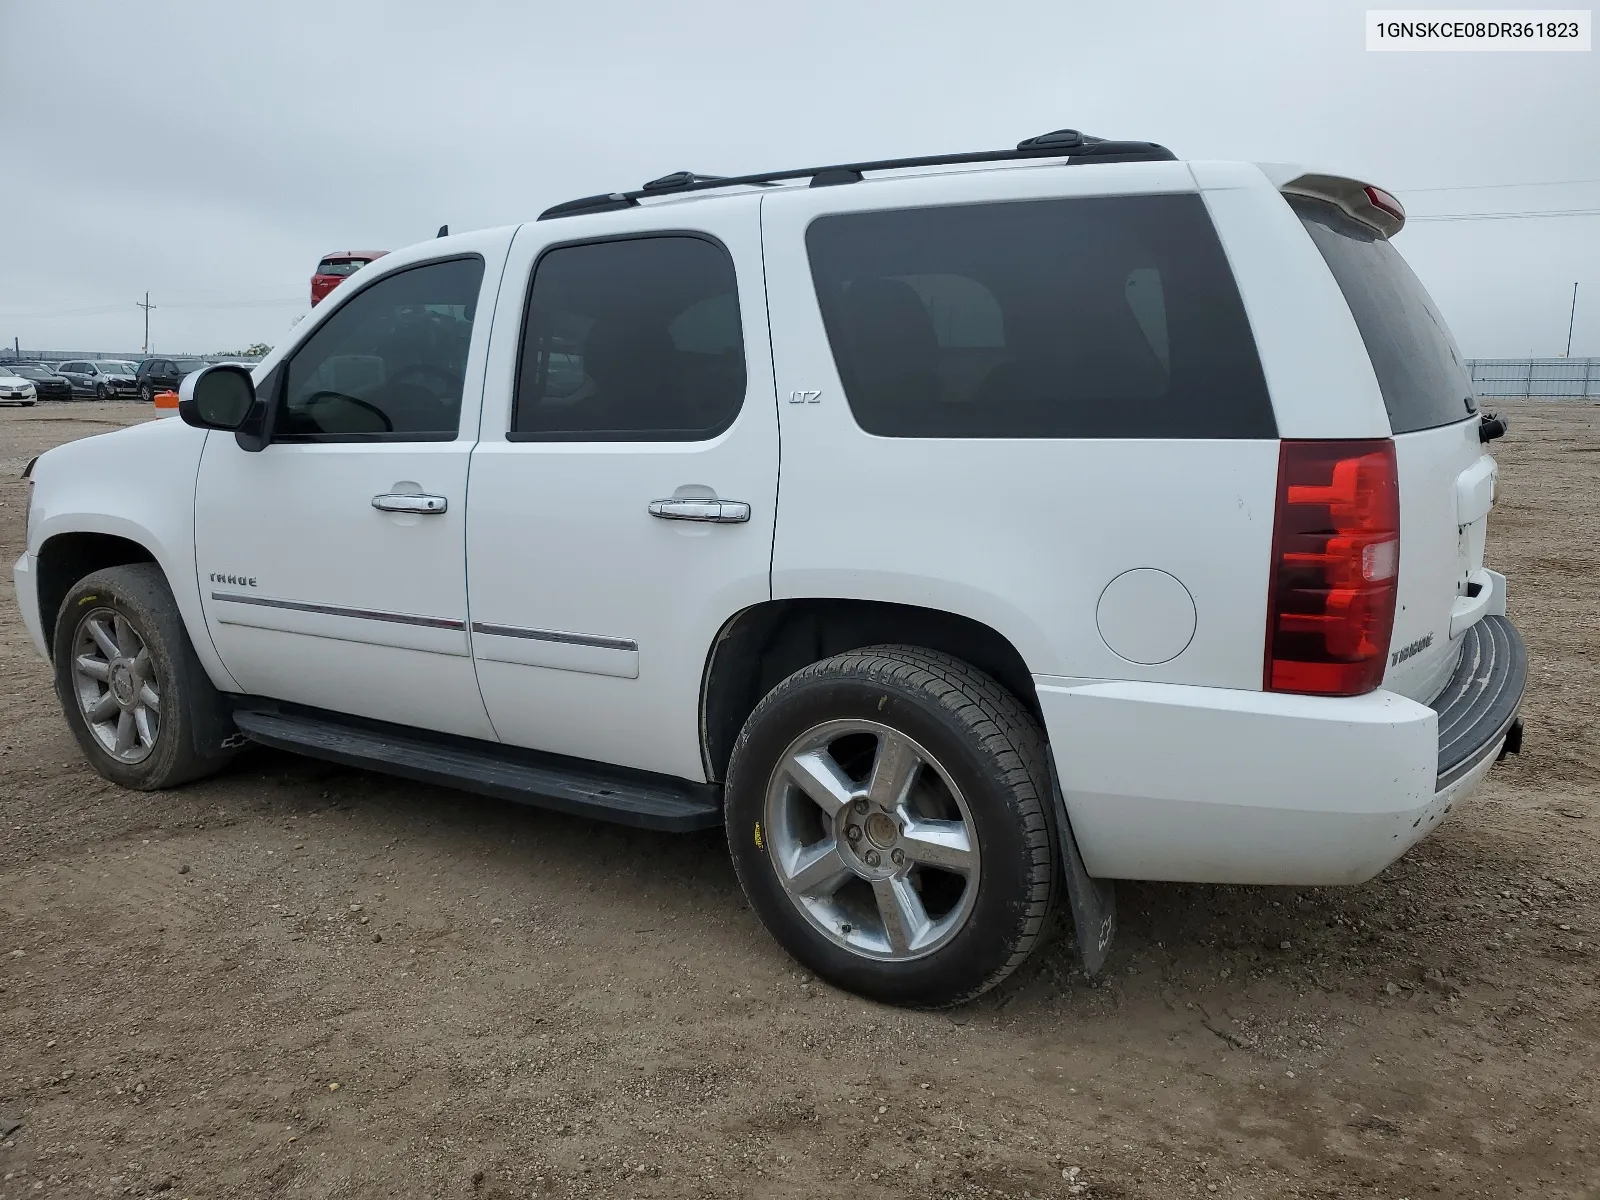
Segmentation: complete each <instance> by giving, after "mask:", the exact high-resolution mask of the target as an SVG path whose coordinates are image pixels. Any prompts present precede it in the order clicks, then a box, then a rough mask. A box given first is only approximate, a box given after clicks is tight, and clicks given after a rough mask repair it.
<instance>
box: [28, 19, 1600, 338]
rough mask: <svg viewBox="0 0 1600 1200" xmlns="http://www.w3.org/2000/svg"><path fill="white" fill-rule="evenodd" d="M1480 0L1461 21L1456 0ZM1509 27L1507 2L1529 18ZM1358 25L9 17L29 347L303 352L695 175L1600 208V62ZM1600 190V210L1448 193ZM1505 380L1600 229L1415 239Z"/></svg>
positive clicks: (1448, 310) (1555, 313)
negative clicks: (1394, 39)
mask: <svg viewBox="0 0 1600 1200" xmlns="http://www.w3.org/2000/svg"><path fill="white" fill-rule="evenodd" d="M1456 2H1458V3H1459V2H1461V0H1456ZM1499 2H1500V3H1505V0H1499ZM1364 13H1365V7H1364V5H1362V4H1359V3H1343V2H1321V3H1318V2H1315V0H1297V2H1296V3H1294V4H1283V3H1281V2H1280V3H1254V4H1251V3H1216V2H1211V0H1206V2H1201V3H1196V2H1194V0H1159V2H1152V3H1143V4H1141V3H1123V4H1107V3H1103V2H1101V3H1094V4H1080V3H1074V2H1073V0H1050V2H1044V0H1027V2H1023V0H981V2H973V0H966V2H963V3H947V2H945V0H915V2H901V0H797V2H796V0H790V2H789V3H785V4H772V3H762V2H760V0H676V2H675V3H660V2H654V3H646V2H643V0H634V2H632V3H618V2H607V0H583V2H582V3H573V2H571V0H569V2H567V3H562V4H550V3H536V2H528V3H521V2H519V3H511V2H503V3H487V2H470V0H453V2H451V3H440V2H439V0H429V2H427V3H422V2H418V0H316V2H314V3H302V2H299V0H273V2H272V3H269V4H234V3H218V2H217V0H140V2H139V3H136V4H130V3H127V0H97V2H86V0H85V2H81V0H0V51H3V55H4V61H5V63H6V70H5V78H4V81H3V87H0V171H3V172H4V174H3V181H4V182H3V186H0V338H3V340H4V341H6V342H10V341H11V339H12V338H13V337H14V336H15V337H18V338H20V339H21V342H22V345H23V348H24V349H25V350H26V349H27V348H29V347H32V348H35V349H51V348H54V349H85V350H95V349H98V350H106V351H124V350H135V349H137V348H138V347H139V346H140V343H141V341H142V337H143V332H142V316H141V313H140V310H139V309H138V308H136V307H135V301H136V300H139V299H141V298H142V297H143V294H144V293H145V291H146V290H148V291H149V293H150V298H151V301H152V302H153V303H155V304H156V305H157V306H158V307H157V309H156V311H155V312H154V313H153V314H152V315H151V342H152V348H153V349H160V350H167V351H175V352H181V351H194V352H202V353H206V352H214V351H229V350H237V349H239V348H241V347H242V346H244V345H245V344H247V343H249V342H252V341H257V340H260V341H266V342H269V343H271V342H276V341H278V340H279V339H281V338H282V337H283V336H284V335H285V334H286V332H287V331H288V330H289V328H290V327H291V324H292V322H293V321H294V320H295V318H296V317H297V316H299V315H300V314H302V313H303V312H304V311H305V308H306V293H307V290H308V285H309V278H310V275H311V271H312V268H313V267H314V266H315V264H316V261H317V259H318V257H319V256H320V255H321V254H323V253H325V252H327V251H329V250H335V249H366V248H395V247H399V246H402V245H406V244H408V243H410V242H415V241H419V240H422V239H425V238H428V237H430V236H432V235H433V233H434V232H435V230H436V229H437V228H438V226H439V225H440V224H441V223H444V222H448V223H449V224H450V226H451V228H452V229H454V230H457V231H460V230H464V229H472V228H481V227H485V226H491V225H501V224H508V223H513V222H518V221H523V220H530V219H532V218H533V217H535V216H537V215H538V213H539V211H540V210H541V209H542V208H544V207H545V206H547V205H549V204H551V203H554V202H556V201H558V200H564V199H569V198H571V197H574V196H579V195H583V194H585V193H590V192H597V191H611V190H615V189H619V188H624V187H634V186H637V185H638V184H640V183H642V182H644V181H645V180H646V179H650V178H653V177H655V176H658V175H662V174H665V173H666V172H668V171H672V170H677V169H680V168H689V169H694V170H698V171H702V172H706V173H717V174H736V173H740V172H746V171H754V170H760V169H770V168H778V167H783V166H797V165H808V164H811V163H818V162H828V161H840V160H850V159H863V158H880V157H888V156H895V155H909V154H928V153H937V152H940V151H956V150H971V149H986V148H991V147H1001V146H1009V145H1011V144H1013V143H1015V142H1016V141H1018V140H1019V139H1021V138H1023V137H1026V136H1029V135H1031V134H1035V133H1040V132H1043V131H1045V130H1049V129H1055V128H1059V127H1062V126H1069V127H1074V128H1079V129H1083V130H1085V131H1087V132H1090V133H1096V134H1100V135H1102V136H1111V137H1131V138H1143V139H1149V140H1153V141H1159V142H1162V143H1164V144H1165V145H1168V146H1170V147H1172V149H1173V150H1174V151H1176V152H1177V154H1178V156H1179V157H1180V158H1238V159H1247V160H1253V161H1287V162H1301V163H1307V164H1312V165H1315V166H1317V167H1319V168H1321V169H1325V170H1330V171H1334V172H1338V173H1343V174H1349V175H1354V176H1356V177H1358V178H1362V179H1366V180H1369V181H1371V182H1374V183H1378V184H1380V185H1382V186H1386V187H1388V188H1390V189H1391V190H1393V191H1395V192H1396V193H1397V194H1398V195H1399V196H1400V197H1401V199H1402V200H1403V201H1404V202H1405V203H1406V206H1407V209H1408V211H1409V212H1410V213H1411V214H1413V215H1420V214H1424V213H1447V212H1449V213H1460V212H1508V211H1526V210H1530V209H1563V208H1591V209H1593V208H1600V182H1593V181H1600V61H1597V60H1596V54H1595V53H1588V54H1541V53H1520V54H1505V53H1497V54H1459V53H1453V54H1439V53H1434V54H1395V53H1387V54H1374V53H1368V52H1366V50H1365V49H1364V44H1365V43H1364V37H1363V30H1362V21H1363V17H1364ZM1556 180H1588V181H1592V182H1590V183H1588V184H1585V185H1582V186H1564V187H1532V186H1517V187H1496V188H1491V189H1482V190H1458V191H1428V190H1424V189H1430V188H1442V187H1460V186H1462V185H1484V184H1496V185H1498V184H1535V183H1546V182H1549V181H1556ZM1396 244H1397V245H1398V246H1399V248H1400V249H1401V250H1402V252H1403V253H1404V254H1405V255H1406V256H1407V258H1409V259H1410V261H1411V262H1412V264H1413V265H1414V266H1415V267H1416V269H1417V271H1418V273H1419V274H1420V275H1421V276H1422V278H1423V280H1424V282H1425V283H1426V284H1427V285H1428V286H1429V288H1430V289H1431V290H1432V292H1433V294H1434V296H1435V297H1436V298H1437V300H1438V301H1439V303H1440V306H1441V307H1442V308H1443V310H1444V312H1445V315H1446V317H1447V318H1448V319H1449V321H1450V322H1451V324H1452V326H1453V327H1454V329H1455V332H1456V335H1457V338H1458V340H1459V341H1460V342H1461V344H1462V348H1463V350H1464V351H1465V352H1466V353H1467V354H1468V355H1469V356H1473V357H1493V356H1514V355H1525V354H1527V353H1529V352H1530V351H1531V352H1533V353H1536V354H1541V355H1546V354H1558V353H1560V352H1561V350H1562V349H1563V347H1564V345H1565V342H1566V333H1567V306H1568V302H1569V300H1570V297H1571V291H1572V284H1573V281H1574V280H1579V281H1581V284H1582V286H1580V288H1579V293H1578V317H1577V333H1576V336H1575V338H1574V342H1573V353H1574V355H1584V354H1588V355H1600V217H1594V216H1591V217H1575V218H1556V219H1535V220H1497V221H1475V222H1438V223H1424V222H1415V223H1412V224H1410V225H1408V226H1407V228H1406V229H1405V231H1404V232H1403V233H1402V234H1401V235H1400V237H1399V238H1398V239H1397V243H1396Z"/></svg>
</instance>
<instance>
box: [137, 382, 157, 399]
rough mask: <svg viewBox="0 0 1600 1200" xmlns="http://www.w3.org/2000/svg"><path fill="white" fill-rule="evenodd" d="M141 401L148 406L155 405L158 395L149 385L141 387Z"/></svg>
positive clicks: (141, 385)
mask: <svg viewBox="0 0 1600 1200" xmlns="http://www.w3.org/2000/svg"><path fill="white" fill-rule="evenodd" d="M139 399H140V400H142V401H143V402H144V403H146V404H154V403H155V399H156V394H155V391H154V389H152V388H151V386H150V385H149V384H148V383H145V384H140V385H139Z"/></svg>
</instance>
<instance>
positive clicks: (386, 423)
mask: <svg viewBox="0 0 1600 1200" xmlns="http://www.w3.org/2000/svg"><path fill="white" fill-rule="evenodd" d="M324 396H329V397H331V398H333V399H335V400H340V401H343V402H344V403H345V404H353V405H355V406H356V407H357V408H364V409H366V410H367V411H368V412H369V413H371V414H372V415H373V416H375V417H377V418H378V420H379V421H380V422H382V424H383V432H384V433H393V432H394V422H393V421H391V420H390V419H389V414H388V413H386V412H384V411H383V409H381V408H379V407H378V406H377V405H376V404H368V403H367V402H366V401H365V400H360V399H357V398H356V397H355V396H347V395H346V394H345V393H343V392H313V393H311V395H310V396H309V397H308V398H307V400H306V408H307V409H309V408H311V406H312V405H314V404H316V402H317V401H318V400H321V399H322V398H323V397H324Z"/></svg>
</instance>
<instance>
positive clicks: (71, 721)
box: [53, 563, 232, 791]
mask: <svg viewBox="0 0 1600 1200" xmlns="http://www.w3.org/2000/svg"><path fill="white" fill-rule="evenodd" d="M53 640H54V646H53V650H54V654H53V658H54V662H55V682H56V695H57V697H58V698H59V699H60V701H61V708H62V712H63V713H64V714H65V716H66V718H67V725H68V726H69V727H70V728H71V730H72V735H73V737H75V738H77V740H78V745H79V746H80V747H82V749H83V753H84V756H85V757H86V758H87V759H88V760H89V764H90V765H91V766H92V767H94V769H95V770H96V771H98V772H99V773H100V774H101V775H103V776H104V777H105V778H107V779H109V780H111V781H112V782H113V783H118V784H121V785H122V786H123V787H127V788H134V789H137V790H139V791H154V790H157V789H159V788H168V787H174V786H176V785H178V784H180V783H187V782H189V781H190V780H193V779H198V778H200V777H201V776H204V775H209V774H212V773H213V772H215V771H218V770H220V769H221V768H222V767H223V766H224V765H226V763H227V762H228V760H229V759H230V758H231V757H232V752H231V751H226V750H222V749H220V748H213V749H212V750H211V751H210V752H208V753H201V752H200V751H199V750H198V749H197V747H198V746H199V745H201V744H203V743H205V742H207V741H211V742H213V744H214V743H215V739H211V738H208V737H206V736H205V733H204V731H207V730H214V729H215V728H216V726H217V725H218V723H219V722H220V721H223V720H225V719H226V714H225V712H224V711H223V708H224V706H223V701H222V699H221V697H220V695H219V694H218V692H217V690H216V688H215V687H214V686H213V685H212V683H211V681H210V679H208V678H207V677H206V674H205V670H204V668H202V667H201V665H200V661H199V659H198V658H196V657H195V652H194V647H193V646H192V645H191V644H190V642H189V635H188V634H187V633H186V632H185V630H184V627H183V621H182V619H181V618H180V617H179V615H178V606H177V604H176V602H175V601H174V600H173V599H172V593H171V591H170V590H169V589H168V587H167V582H166V579H165V578H164V577H163V575H162V574H161V570H160V568H158V567H157V566H155V564H153V563H134V564H131V565H129V566H122V567H108V568H106V569H105V570H103V571H96V572H95V573H93V574H92V575H89V576H86V577H85V578H83V579H81V580H79V581H78V582H77V583H76V584H75V585H74V586H73V587H72V589H71V590H70V591H69V592H68V593H67V596H66V599H65V600H64V601H63V602H62V605H61V609H60V612H59V614H58V616H57V618H56V627H55V633H54V639H53ZM197 727H199V728H200V729H201V731H202V736H201V737H199V738H197V737H196V732H197Z"/></svg>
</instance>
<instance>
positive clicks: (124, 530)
mask: <svg viewBox="0 0 1600 1200" xmlns="http://www.w3.org/2000/svg"><path fill="white" fill-rule="evenodd" d="M208 437H209V435H208V434H207V433H205V432H204V431H203V430H199V429H192V428H190V427H189V426H188V425H185V424H184V423H183V422H181V421H149V422H146V423H145V424H142V425H131V426H129V427H128V428H126V429H118V430H116V431H115V432H113V433H102V434H97V435H96V436H94V437H86V438H81V439H79V440H78V441H75V442H68V443H66V444H65V445H62V446H57V447H55V448H54V449H52V450H48V451H46V452H45V453H44V454H42V455H40V456H39V461H38V462H37V463H35V464H34V468H33V485H32V491H33V496H32V500H31V501H30V510H31V514H32V515H31V518H30V520H29V523H28V552H29V553H30V554H34V555H37V554H38V553H39V551H40V549H41V548H42V547H43V546H44V544H45V542H47V541H48V540H49V539H50V538H52V537H54V536H56V535H57V534H61V533H105V534H110V535H112V536H114V537H121V538H126V539H128V540H129V541H131V542H137V543H138V544H139V545H141V546H143V547H144V548H145V549H146V550H148V551H149V552H150V555H151V557H153V558H154V559H155V561H156V564H157V565H158V566H159V567H160V568H161V570H162V572H163V573H164V574H165V575H166V577H167V584H168V586H169V587H171V589H172V595H173V599H174V600H175V601H176V602H177V605H178V612H179V613H180V615H181V616H182V617H183V623H184V625H185V626H186V627H187V628H188V630H189V635H190V640H191V641H193V642H194V648H195V653H196V654H197V655H199V658H200V664H201V665H202V666H203V667H204V668H205V670H206V674H207V675H209V676H210V677H211V680H212V682H213V683H215V684H216V685H217V686H218V687H219V688H222V689H224V690H226V691H238V690H239V685H238V683H237V681H235V680H234V679H233V677H232V676H231V675H229V673H228V670H227V668H226V667H225V666H223V663H222V660H221V658H220V657H219V656H218V655H217V652H216V649H215V647H213V646H212V644H211V639H210V638H209V637H208V636H207V634H206V631H205V620H204V618H203V616H202V614H201V609H200V589H199V586H198V582H197V580H196V578H195V563H194V514H195V476H196V473H197V471H198V469H199V464H200V455H201V451H202V448H203V447H204V446H205V444H206V441H207V440H208ZM33 603H34V605H35V606H37V604H38V600H37V597H36V598H35V599H34V601H33Z"/></svg>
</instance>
